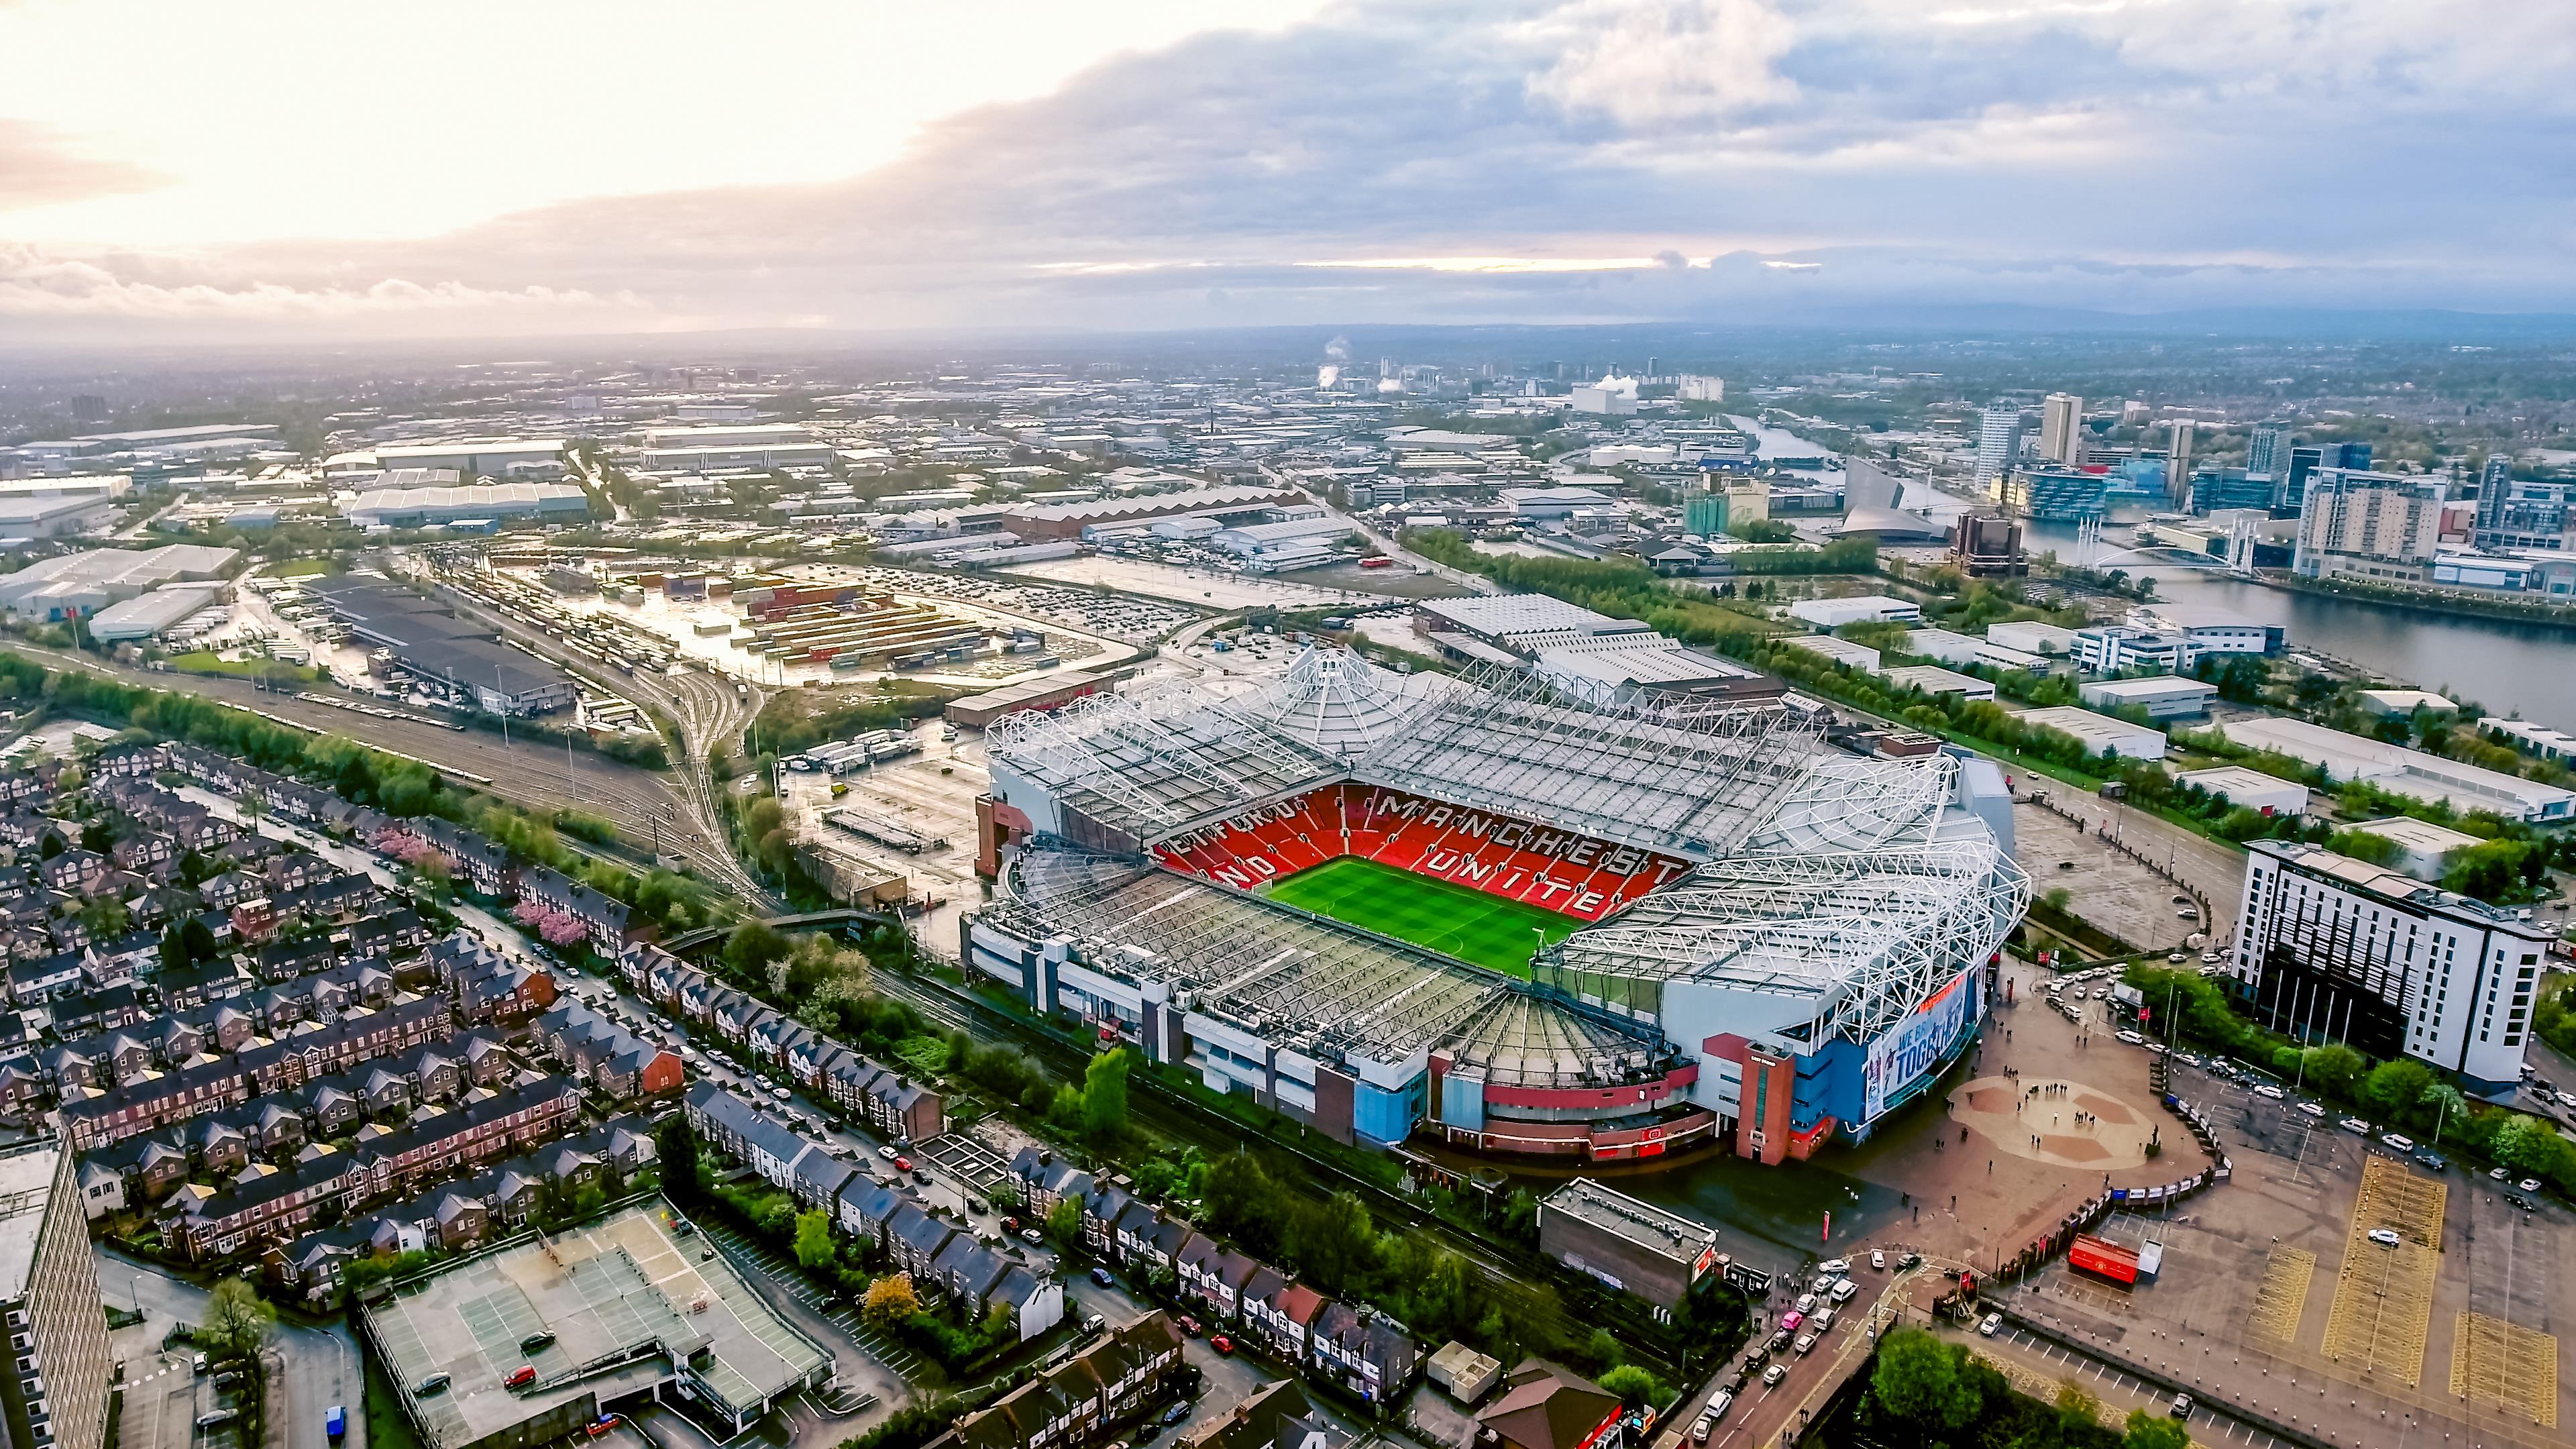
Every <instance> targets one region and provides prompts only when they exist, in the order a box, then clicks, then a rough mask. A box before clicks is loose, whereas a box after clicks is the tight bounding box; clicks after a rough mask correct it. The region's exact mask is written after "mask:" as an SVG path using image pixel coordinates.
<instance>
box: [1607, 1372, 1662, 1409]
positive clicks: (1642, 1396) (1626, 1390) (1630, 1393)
mask: <svg viewBox="0 0 2576 1449" xmlns="http://www.w3.org/2000/svg"><path fill="white" fill-rule="evenodd" d="M1600 1383H1601V1391H1602V1392H1603V1393H1605V1394H1617V1395H1618V1396H1619V1402H1621V1403H1623V1404H1626V1405H1627V1406H1628V1407H1629V1408H1632V1409H1634V1408H1639V1407H1642V1406H1644V1405H1646V1404H1651V1403H1654V1402H1655V1401H1657V1400H1658V1399H1661V1398H1662V1397H1663V1385H1661V1384H1659V1383H1656V1382H1655V1376H1654V1375H1653V1374H1651V1373H1648V1372H1647V1371H1646V1370H1644V1369H1642V1368H1639V1367H1638V1366H1637V1365H1635V1364H1632V1363H1623V1364H1620V1365H1618V1366H1617V1367H1615V1368H1612V1369H1611V1370H1610V1371H1609V1372H1607V1373H1605V1374H1603V1375H1602V1376H1601V1379H1600Z"/></svg>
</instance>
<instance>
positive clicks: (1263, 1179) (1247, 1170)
mask: <svg viewBox="0 0 2576 1449" xmlns="http://www.w3.org/2000/svg"><path fill="white" fill-rule="evenodd" d="M1198 1194H1199V1201H1200V1202H1202V1203H1204V1204H1206V1206H1207V1214H1208V1221H1209V1222H1210V1223H1211V1224H1213V1225H1214V1226H1215V1227H1216V1229H1217V1231H1219V1232H1222V1233H1225V1234H1228V1235H1229V1236H1232V1237H1237V1238H1241V1239H1243V1240H1245V1242H1246V1243H1249V1244H1258V1245H1262V1246H1267V1245H1268V1244H1269V1243H1270V1242H1271V1240H1272V1229H1271V1224H1272V1222H1273V1221H1274V1220H1275V1218H1274V1214H1276V1212H1277V1211H1278V1186H1277V1184H1275V1183H1273V1182H1271V1180H1270V1174H1269V1173H1267V1172H1264V1171H1263V1170H1262V1167H1261V1164H1260V1163H1259V1162H1258V1161H1256V1160H1255V1159H1254V1158H1253V1155H1252V1154H1251V1153H1249V1152H1246V1151H1244V1150H1243V1149H1242V1148H1239V1147H1238V1148H1236V1149H1235V1150H1234V1151H1232V1152H1229V1153H1227V1154H1226V1155H1225V1156H1223V1157H1220V1158H1218V1159H1216V1160H1215V1161H1214V1162H1211V1163H1209V1164H1208V1165H1207V1167H1206V1168H1205V1169H1204V1170H1203V1171H1202V1172H1201V1173H1200V1174H1199V1182H1198Z"/></svg>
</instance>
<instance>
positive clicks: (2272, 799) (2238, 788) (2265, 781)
mask: <svg viewBox="0 0 2576 1449" xmlns="http://www.w3.org/2000/svg"><path fill="white" fill-rule="evenodd" d="M2174 783H2175V784H2177V785H2198V786H2199V787H2200V788H2202V789H2203V790H2206V791H2208V792H2209V793H2210V794H2212V795H2216V796H2218V797H2219V798H2220V799H2223V800H2225V801H2226V802H2227V803H2228V804H2230V805H2242V806H2244V807H2245V808H2246V809H2248V810H2260V811H2262V812H2263V813H2264V814H2266V815H2305V814H2307V813H2308V787H2307V786H2305V785H2302V784H2300V783H2299V782H2298V781H2296V780H2284V779H2281V778H2280V777H2279V776H2277V775H2266V774H2264V773H2263V772H2262V771H2260V770H2249V769H2247V768H2245V767H2244V766H2243V765H2215V766H2212V767H2211V768H2209V769H2206V770H2186V771H2184V772H2183V773H2182V774H2179V775H2176V776H2174Z"/></svg>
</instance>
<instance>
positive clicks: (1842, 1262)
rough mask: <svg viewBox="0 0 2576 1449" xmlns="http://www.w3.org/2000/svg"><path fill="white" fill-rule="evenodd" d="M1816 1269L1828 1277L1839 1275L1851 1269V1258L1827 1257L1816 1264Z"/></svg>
mask: <svg viewBox="0 0 2576 1449" xmlns="http://www.w3.org/2000/svg"><path fill="white" fill-rule="evenodd" d="M1816 1271H1817V1272H1819V1273H1823V1274H1825V1275H1827V1276H1828V1277H1839V1276H1840V1275H1842V1274H1844V1273H1848V1272H1850V1271H1851V1260H1850V1259H1849V1258H1827V1259H1826V1260H1825V1261H1823V1262H1821V1263H1818V1264H1817V1265H1816Z"/></svg>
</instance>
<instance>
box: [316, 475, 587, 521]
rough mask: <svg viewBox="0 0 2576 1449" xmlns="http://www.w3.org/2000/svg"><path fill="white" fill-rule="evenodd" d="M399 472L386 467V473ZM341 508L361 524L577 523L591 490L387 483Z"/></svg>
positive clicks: (552, 486) (542, 485)
mask: <svg viewBox="0 0 2576 1449" xmlns="http://www.w3.org/2000/svg"><path fill="white" fill-rule="evenodd" d="M406 472H408V473H410V474H411V475H412V476H413V477H417V478H419V479H422V480H426V479H427V478H429V477H430V474H429V473H428V472H427V471H426V470H406ZM402 476H403V475H401V474H392V473H389V474H387V475H385V478H386V480H394V479H397V478H401V477H402ZM406 481H408V480H406ZM340 513H341V516H343V517H345V518H347V519H348V520H349V521H350V522H351V523H354V524H356V525H357V526H358V527H360V528H434V527H442V526H445V525H447V524H453V523H463V522H467V521H469V520H490V521H492V522H495V523H506V522H522V523H579V522H581V521H582V520H584V519H586V518H588V517H590V495H589V494H587V493H584V492H582V491H581V490H580V489H578V488H575V487H573V486H572V485H571V484H569V483H475V484H463V485H458V486H454V487H438V486H428V487H411V486H386V487H378V488H370V489H368V490H367V491H365V492H363V493H360V494H358V495H357V496H356V497H354V498H351V499H348V500H346V501H344V502H342V503H341V505H340Z"/></svg>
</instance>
